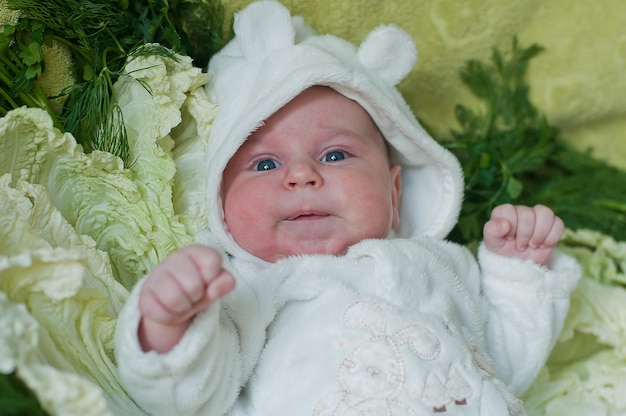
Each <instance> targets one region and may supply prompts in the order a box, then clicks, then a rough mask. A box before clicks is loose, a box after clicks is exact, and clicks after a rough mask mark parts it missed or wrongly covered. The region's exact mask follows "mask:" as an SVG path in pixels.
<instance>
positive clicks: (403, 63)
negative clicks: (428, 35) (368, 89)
mask: <svg viewBox="0 0 626 416" xmlns="http://www.w3.org/2000/svg"><path fill="white" fill-rule="evenodd" d="M357 57H358V58H359V61H361V63H362V64H363V66H365V67H366V68H368V69H370V70H371V71H373V72H377V73H378V75H380V76H381V77H382V78H383V79H385V80H386V81H387V82H389V83H390V84H391V85H398V83H399V82H400V81H402V80H403V79H404V78H405V77H406V76H407V75H408V74H409V72H411V69H413V67H414V66H415V63H416V62H417V48H416V47H415V43H414V42H413V39H412V38H411V36H409V34H407V33H406V32H404V31H403V30H401V29H400V28H398V27H397V26H395V25H386V26H379V27H377V28H375V29H374V30H372V31H371V32H370V33H369V34H368V35H367V37H366V38H365V40H364V41H363V42H362V43H361V45H360V46H359V50H358V52H357Z"/></svg>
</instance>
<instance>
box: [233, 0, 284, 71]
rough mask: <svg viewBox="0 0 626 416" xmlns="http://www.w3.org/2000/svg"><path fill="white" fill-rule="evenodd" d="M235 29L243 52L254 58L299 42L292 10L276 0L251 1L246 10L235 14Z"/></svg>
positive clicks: (250, 58)
mask: <svg viewBox="0 0 626 416" xmlns="http://www.w3.org/2000/svg"><path fill="white" fill-rule="evenodd" d="M233 27H234V31H235V34H236V35H237V38H238V40H239V44H240V47H241V52H242V53H243V55H244V56H245V57H246V58H247V59H248V60H250V61H257V60H259V59H262V58H263V57H264V56H265V55H267V53H268V52H271V51H274V50H277V49H281V48H284V47H288V46H291V45H293V44H294V42H295V29H294V27H293V24H292V21H291V14H290V13H289V10H288V9H286V8H285V7H284V6H282V5H281V4H280V3H278V2H275V1H259V2H256V3H252V4H250V5H249V6H248V7H247V8H246V10H245V13H238V14H236V15H235V22H234V25H233Z"/></svg>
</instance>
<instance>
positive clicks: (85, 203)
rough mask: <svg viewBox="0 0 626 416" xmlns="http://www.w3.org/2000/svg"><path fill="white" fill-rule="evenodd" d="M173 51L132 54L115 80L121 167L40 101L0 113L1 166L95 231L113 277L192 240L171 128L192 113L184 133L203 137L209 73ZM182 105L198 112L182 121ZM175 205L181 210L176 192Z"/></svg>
mask: <svg viewBox="0 0 626 416" xmlns="http://www.w3.org/2000/svg"><path fill="white" fill-rule="evenodd" d="M150 46H151V45H147V46H146V48H150ZM175 58H176V59H170V58H165V57H163V56H152V55H151V56H139V57H136V58H134V59H131V60H129V62H128V64H127V66H126V67H125V72H126V74H127V75H124V76H121V77H120V78H119V79H118V82H117V83H116V84H115V85H114V88H113V89H114V92H115V97H116V100H117V102H118V105H119V109H120V111H121V113H122V115H123V117H124V122H125V128H126V131H127V133H128V141H129V151H130V155H131V157H132V158H133V159H134V160H135V162H134V163H133V164H132V166H130V167H128V168H125V167H124V165H123V163H122V161H121V159H119V158H118V157H116V156H114V155H112V154H111V153H107V152H103V151H93V152H92V153H91V154H89V155H87V154H85V153H84V152H83V149H82V148H81V147H80V146H78V145H77V143H76V141H75V140H74V138H73V136H72V135H71V134H69V133H62V132H61V131H59V130H58V129H56V128H54V126H53V125H52V122H51V120H50V118H49V117H48V116H47V114H46V113H45V112H44V111H42V110H39V111H37V109H32V108H19V109H16V110H13V111H11V112H9V113H8V114H7V116H5V117H4V118H2V119H0V174H1V173H10V174H11V175H12V181H13V182H15V181H17V180H19V179H25V180H27V181H28V182H30V183H33V184H41V185H43V186H45V187H46V189H47V190H48V192H49V193H50V197H51V198H52V202H53V204H54V206H55V207H56V208H57V209H59V210H60V212H61V213H62V214H63V216H64V217H65V218H66V219H67V220H68V221H69V222H70V223H71V224H72V225H73V226H74V227H75V229H76V231H77V232H78V233H80V234H86V235H90V236H92V237H93V238H94V239H95V240H96V241H97V243H98V248H99V249H102V250H105V251H107V252H108V253H109V255H110V256H111V259H112V264H113V266H114V272H115V275H116V277H117V278H118V280H119V281H121V282H122V283H123V284H124V285H125V286H126V287H128V288H130V287H131V286H132V285H133V284H134V283H135V282H136V281H137V279H139V278H140V277H141V276H143V275H144V274H146V273H147V271H148V270H149V269H150V268H151V267H152V266H153V265H154V264H156V263H157V262H158V261H159V260H161V259H163V258H164V257H165V256H166V255H167V254H168V253H169V252H171V251H172V250H174V249H176V248H178V247H182V246H184V245H187V244H189V243H190V242H191V241H192V237H191V234H190V232H189V230H188V229H187V228H186V226H185V225H184V224H183V223H182V222H181V221H180V220H179V217H178V216H177V215H176V213H175V212H174V206H173V202H172V195H173V192H174V191H173V184H174V180H175V179H174V176H175V173H176V161H175V160H174V158H173V155H172V154H171V149H172V147H173V146H174V143H175V140H177V139H178V137H177V135H175V136H174V138H173V137H172V136H170V134H174V133H172V129H173V128H174V127H178V129H179V130H178V131H177V132H178V133H177V134H178V135H181V134H182V133H183V132H184V131H186V129H184V127H186V126H187V124H188V123H189V124H191V126H190V128H191V130H190V131H187V132H186V133H185V134H187V135H191V136H194V137H196V136H197V138H196V139H195V140H196V141H201V140H204V141H206V140H207V139H208V132H209V130H210V123H211V122H212V116H213V115H214V113H215V110H214V106H213V105H212V104H210V103H209V102H208V99H207V98H206V94H199V92H203V85H204V84H205V83H206V82H207V80H208V77H209V76H208V75H207V74H204V73H202V72H201V70H200V69H198V68H195V67H193V65H192V62H191V58H189V57H183V56H180V55H179V56H176V57H175ZM201 96H204V97H205V98H204V101H203V100H202V99H201V98H198V97H201ZM194 106H197V109H196V108H195V107H194ZM181 108H184V109H185V110H184V111H186V112H187V113H189V114H190V115H191V114H201V116H200V117H199V118H198V121H197V122H196V119H195V118H194V117H193V116H191V117H187V118H186V120H185V122H184V123H183V120H182V114H181ZM190 109H191V110H190ZM180 140H182V138H181V139H180ZM199 163H201V161H198V162H197V163H196V164H190V165H189V167H190V168H193V167H194V166H195V167H198V165H199ZM204 169H206V167H204V168H198V172H200V174H201V172H204ZM179 182H180V181H179ZM192 182H193V181H192ZM193 183H196V184H197V181H195V182H193ZM190 198H191V197H190ZM199 200H200V199H199V196H198V197H196V201H199ZM203 200H204V199H202V201H203ZM185 202H189V203H191V199H189V200H185ZM181 205H182V206H181ZM195 205H196V208H195V212H196V213H197V212H198V211H200V209H199V208H198V206H199V205H198V202H196V203H195ZM178 209H180V210H181V211H183V212H184V209H185V205H184V203H183V202H182V201H181V202H179V206H178ZM202 209H203V208H202ZM202 215H204V214H202ZM186 217H187V218H188V217H189V215H187V216H186ZM200 218H202V216H200ZM192 222H193V220H190V221H188V223H189V224H191V223H192ZM197 227H199V226H197Z"/></svg>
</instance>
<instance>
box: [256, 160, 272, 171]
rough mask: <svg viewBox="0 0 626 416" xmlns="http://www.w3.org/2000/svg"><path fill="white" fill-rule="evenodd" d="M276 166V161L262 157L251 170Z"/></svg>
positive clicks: (269, 168) (268, 168)
mask: <svg viewBox="0 0 626 416" xmlns="http://www.w3.org/2000/svg"><path fill="white" fill-rule="evenodd" d="M277 167H278V163H277V162H276V161H274V160H272V159H263V160H259V161H258V162H257V163H256V164H255V165H254V168H253V170H258V171H263V170H272V169H276V168H277Z"/></svg>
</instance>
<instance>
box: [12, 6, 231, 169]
mask: <svg viewBox="0 0 626 416" xmlns="http://www.w3.org/2000/svg"><path fill="white" fill-rule="evenodd" d="M8 7H9V8H10V9H14V10H20V11H21V17H20V19H19V20H18V23H17V24H16V25H13V26H9V25H7V26H5V28H4V31H3V32H2V33H0V54H1V57H0V60H2V63H3V64H4V65H3V66H2V68H3V69H0V82H2V84H1V86H2V89H1V90H0V91H1V92H0V111H1V112H2V114H1V115H4V114H6V112H7V111H8V110H10V109H12V108H16V107H19V106H21V105H27V106H31V107H41V108H44V109H46V110H47V111H48V112H49V113H50V114H51V116H53V119H54V120H55V125H56V126H57V127H58V128H60V129H61V130H63V131H69V132H71V133H72V134H73V135H74V137H76V139H77V141H78V142H79V143H81V144H82V145H83V147H84V148H85V150H86V151H91V150H94V149H97V150H104V151H110V152H113V153H114V154H115V155H117V156H119V157H121V158H122V160H124V162H125V163H127V164H128V163H131V161H130V160H128V157H129V156H128V155H129V149H128V142H127V139H126V132H125V128H124V124H123V120H122V118H121V117H120V113H119V111H118V109H117V108H116V103H115V101H114V99H113V98H112V96H111V91H112V85H113V83H114V82H115V80H116V79H117V77H119V75H120V73H121V72H120V71H121V69H122V68H123V66H124V63H125V61H126V59H127V58H128V57H129V55H131V54H133V53H134V54H138V53H143V54H154V53H157V54H170V55H171V52H170V51H168V49H171V50H172V51H175V52H178V53H187V54H190V53H199V54H200V55H199V59H200V60H201V61H207V60H208V57H209V56H210V54H212V53H214V52H215V51H217V49H218V48H220V47H221V46H222V45H223V44H224V43H225V42H226V38H227V37H226V35H224V34H223V29H222V26H223V20H224V18H223V8H222V6H221V3H220V2H219V0H204V1H201V0H196V1H189V0H188V1H179V0H121V1H110V0H90V1H87V0H8ZM193 25H197V26H199V27H201V28H202V29H194V28H193ZM53 40H56V41H58V42H61V43H63V44H64V45H66V46H67V47H68V48H69V49H70V50H71V52H72V60H73V61H72V62H71V63H70V66H71V70H72V71H74V72H75V73H76V78H77V81H76V83H75V84H74V85H70V86H68V88H67V89H66V90H65V91H64V92H63V95H65V96H67V100H66V101H65V104H64V108H63V111H62V114H60V115H57V114H55V113H54V112H53V111H52V110H51V108H50V106H49V103H48V98H53V97H45V94H43V93H42V92H41V89H40V88H39V87H38V86H37V84H36V82H35V80H36V79H37V77H38V76H39V75H40V74H41V72H42V71H43V70H44V67H43V66H44V60H43V55H42V53H41V48H42V46H43V45H44V44H50V43H51V42H52V41H53ZM153 43H155V44H159V45H160V47H151V48H149V49H148V48H139V47H140V46H143V45H145V44H153ZM137 51H140V52H137ZM200 52H201V53H200ZM191 56H192V57H193V55H191Z"/></svg>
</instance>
